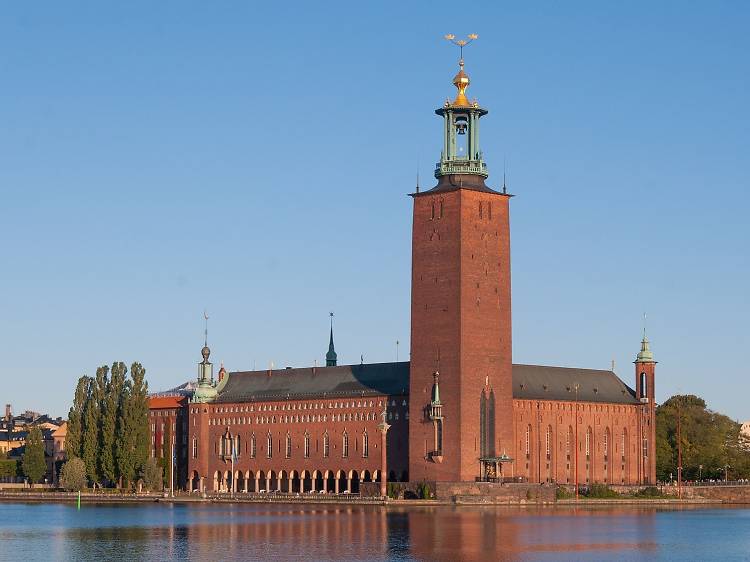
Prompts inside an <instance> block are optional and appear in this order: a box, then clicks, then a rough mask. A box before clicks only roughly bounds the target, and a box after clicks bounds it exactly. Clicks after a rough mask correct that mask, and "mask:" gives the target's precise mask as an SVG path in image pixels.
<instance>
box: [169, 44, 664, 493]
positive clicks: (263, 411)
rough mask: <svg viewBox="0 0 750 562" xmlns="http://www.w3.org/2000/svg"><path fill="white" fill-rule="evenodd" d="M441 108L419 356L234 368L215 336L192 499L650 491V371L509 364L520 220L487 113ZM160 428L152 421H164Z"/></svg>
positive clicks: (205, 375) (414, 344)
mask: <svg viewBox="0 0 750 562" xmlns="http://www.w3.org/2000/svg"><path fill="white" fill-rule="evenodd" d="M469 82H470V81H469V76H468V74H467V73H466V72H465V70H464V61H463V59H462V60H461V61H460V62H459V72H458V73H457V74H456V76H455V77H454V80H453V83H454V85H455V86H456V88H457V94H456V97H455V98H454V99H453V100H452V101H451V100H450V99H449V100H446V102H445V103H444V104H443V105H442V106H441V107H440V108H438V109H437V110H436V113H437V114H438V115H439V116H440V117H441V118H442V121H443V127H442V134H441V136H442V145H443V150H442V152H441V155H440V160H439V162H438V164H437V166H436V170H435V177H436V179H437V184H436V185H435V186H434V187H432V188H431V189H428V190H420V188H419V186H418V187H417V189H416V191H415V193H413V194H412V196H413V227H412V275H411V322H412V326H411V360H410V361H408V362H396V363H379V364H366V363H364V362H362V363H361V364H359V365H338V364H337V354H336V351H335V348H334V344H333V327H331V332H330V338H329V348H328V352H327V353H326V356H325V360H326V365H325V367H322V366H321V367H317V366H313V367H307V368H294V369H291V368H290V369H273V368H269V369H268V370H260V371H257V370H256V371H235V372H226V370H225V369H224V368H223V366H222V368H221V369H220V371H219V373H218V380H214V376H213V366H212V364H211V362H210V361H209V357H210V349H209V348H208V345H207V341H206V342H205V345H204V348H203V350H202V359H203V360H202V361H201V363H200V364H199V376H198V381H197V384H196V385H195V387H194V389H193V390H192V392H191V396H190V397H189V399H187V400H185V402H186V403H185V405H183V406H182V408H183V411H184V420H185V423H186V427H187V431H186V432H185V437H186V441H185V442H182V441H180V442H179V446H180V447H181V448H182V449H181V450H180V458H184V459H187V472H186V485H187V487H188V488H189V489H190V490H195V491H210V492H211V491H212V492H223V491H230V490H235V491H238V492H245V491H256V492H257V491H271V490H281V491H284V492H303V493H304V492H308V491H315V492H320V491H323V492H338V493H343V492H356V491H357V489H358V487H359V483H360V482H362V481H381V482H382V481H383V480H384V479H388V480H390V481H394V480H396V481H405V480H411V481H415V482H416V481H422V480H425V481H446V482H466V481H474V480H475V479H484V480H500V479H503V478H512V479H521V480H527V481H531V482H552V481H554V482H562V483H574V482H579V483H591V482H606V483H626V484H630V483H641V482H655V439H654V436H655V427H654V415H655V402H654V398H655V392H654V380H655V375H654V369H655V361H654V359H653V355H652V353H651V350H650V344H649V341H648V339H647V338H646V335H645V333H644V335H643V339H642V342H641V350H640V352H639V353H638V355H637V358H636V362H635V365H636V367H635V374H636V377H635V385H634V386H635V390H633V389H632V388H630V387H629V386H627V385H626V384H625V383H624V382H623V381H622V380H620V379H619V378H618V377H617V375H616V374H615V373H614V372H613V371H608V370H592V369H572V368H562V367H554V366H553V367H550V366H539V365H514V364H512V346H511V335H512V334H511V282H510V210H509V202H510V197H511V195H510V194H509V193H508V192H507V188H506V186H505V185H503V186H502V188H498V189H493V188H491V187H489V186H488V185H487V184H486V183H485V180H486V178H487V177H488V171H487V165H486V163H485V161H484V154H483V152H482V150H481V148H480V136H479V126H480V120H481V119H482V118H483V117H484V116H485V115H487V113H488V112H487V110H486V109H484V108H482V107H481V106H480V105H479V103H478V102H477V101H476V100H471V101H470V100H469V99H468V98H467V97H466V88H467V87H468V86H469ZM157 427H158V424H157ZM154 454H156V453H154Z"/></svg>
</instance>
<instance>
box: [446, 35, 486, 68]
mask: <svg viewBox="0 0 750 562" xmlns="http://www.w3.org/2000/svg"><path fill="white" fill-rule="evenodd" d="M445 38H446V39H447V40H448V41H450V42H451V43H453V44H454V45H457V46H458V48H459V49H460V50H461V61H462V62H463V60H464V47H466V45H468V44H469V43H471V42H472V41H474V39H478V38H479V35H477V34H476V33H470V34H469V35H467V36H466V39H456V36H455V35H453V34H452V33H449V34H448V35H446V36H445Z"/></svg>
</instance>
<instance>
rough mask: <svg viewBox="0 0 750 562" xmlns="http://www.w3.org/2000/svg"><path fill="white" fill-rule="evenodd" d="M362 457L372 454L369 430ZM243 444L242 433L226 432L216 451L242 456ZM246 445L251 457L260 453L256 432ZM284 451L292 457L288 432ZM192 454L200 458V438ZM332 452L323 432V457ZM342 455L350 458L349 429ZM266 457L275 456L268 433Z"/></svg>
mask: <svg viewBox="0 0 750 562" xmlns="http://www.w3.org/2000/svg"><path fill="white" fill-rule="evenodd" d="M361 438H362V457H364V458H367V457H369V456H370V438H369V436H368V434H367V431H364V432H363V433H362V436H361ZM242 445H243V440H242V437H241V436H240V435H235V436H234V437H233V436H232V435H230V434H229V433H226V434H225V435H223V436H222V437H220V438H219V440H218V441H217V443H216V444H215V445H214V453H215V454H218V455H219V456H221V457H231V456H232V455H234V456H235V457H240V456H241V454H242ZM244 445H245V453H247V454H249V455H250V458H253V459H254V458H255V457H256V456H257V453H258V446H257V442H256V438H255V434H254V433H253V434H252V435H251V436H250V443H249V445H248V444H247V443H245V444H244ZM316 449H317V441H316ZM278 450H279V451H281V440H280V439H279V441H278ZM284 453H285V456H286V458H291V456H292V436H291V435H289V434H287V435H286V439H285V442H284ZM192 454H193V458H194V459H195V458H198V438H197V437H193V446H192ZM330 454H331V440H330V437H329V436H328V433H327V432H326V433H325V434H323V458H328V457H330ZM303 455H304V457H305V458H309V457H310V435H309V434H308V433H307V432H305V436H304V445H303ZM341 456H342V458H348V457H349V433H348V432H347V431H344V433H343V435H342V436H341ZM266 458H269V459H270V458H273V436H272V435H271V434H270V433H268V435H267V436H266Z"/></svg>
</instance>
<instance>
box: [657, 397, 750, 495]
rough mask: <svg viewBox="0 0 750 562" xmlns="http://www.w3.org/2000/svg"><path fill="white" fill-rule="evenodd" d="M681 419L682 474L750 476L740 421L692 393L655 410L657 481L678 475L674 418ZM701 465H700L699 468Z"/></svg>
mask: <svg viewBox="0 0 750 562" xmlns="http://www.w3.org/2000/svg"><path fill="white" fill-rule="evenodd" d="M678 418H679V420H680V442H681V449H682V477H683V479H685V480H697V479H698V478H699V477H701V478H713V479H723V478H724V469H725V467H726V465H729V466H730V468H729V478H730V479H737V478H748V477H750V452H749V451H748V450H747V449H746V448H745V447H743V441H742V439H741V438H740V424H739V423H737V422H735V421H733V420H731V419H730V418H728V417H727V416H725V415H723V414H719V413H717V412H714V411H712V410H710V409H708V408H707V407H706V402H705V401H704V400H703V399H702V398H699V397H698V396H693V395H678V396H672V397H671V398H670V399H669V400H667V401H666V402H664V403H663V404H661V405H660V406H659V407H657V409H656V472H657V477H658V478H659V479H660V480H669V478H670V474H671V475H672V477H673V478H675V479H676V478H677V450H678V447H677V420H678ZM701 467H702V468H701Z"/></svg>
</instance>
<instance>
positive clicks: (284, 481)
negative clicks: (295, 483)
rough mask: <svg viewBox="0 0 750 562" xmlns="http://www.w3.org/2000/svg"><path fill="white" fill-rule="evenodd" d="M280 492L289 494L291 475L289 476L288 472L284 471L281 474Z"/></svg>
mask: <svg viewBox="0 0 750 562" xmlns="http://www.w3.org/2000/svg"><path fill="white" fill-rule="evenodd" d="M279 490H281V491H282V492H289V491H290V489H289V474H287V472H286V470H282V471H280V472H279Z"/></svg>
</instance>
